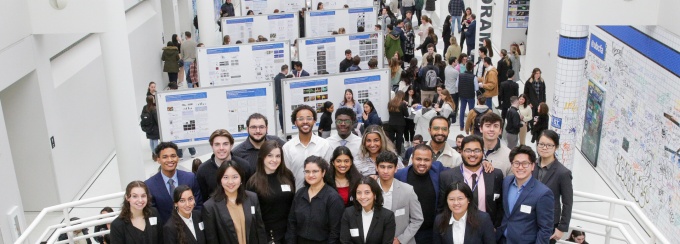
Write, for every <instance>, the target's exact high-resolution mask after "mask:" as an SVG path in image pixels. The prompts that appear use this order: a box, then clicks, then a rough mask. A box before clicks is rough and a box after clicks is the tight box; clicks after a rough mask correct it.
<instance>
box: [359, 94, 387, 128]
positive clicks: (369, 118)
mask: <svg viewBox="0 0 680 244" xmlns="http://www.w3.org/2000/svg"><path fill="white" fill-rule="evenodd" d="M361 118H362V119H363V121H364V130H366V128H368V127H369V126H371V125H382V119H380V116H378V111H376V110H375V106H373V102H371V101H366V102H365V103H364V112H363V114H362V116H361Z"/></svg>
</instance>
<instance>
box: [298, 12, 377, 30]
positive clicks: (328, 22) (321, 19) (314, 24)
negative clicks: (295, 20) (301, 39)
mask: <svg viewBox="0 0 680 244" xmlns="http://www.w3.org/2000/svg"><path fill="white" fill-rule="evenodd" d="M376 11H377V10H376V9H375V7H362V8H348V9H334V10H317V11H308V12H306V13H305V18H306V20H305V36H306V37H319V36H330V35H332V33H333V31H338V29H340V28H345V31H346V34H353V33H357V32H358V27H359V26H362V27H364V31H372V30H373V27H374V26H375V25H376V24H377V23H378V17H377V14H376Z"/></svg>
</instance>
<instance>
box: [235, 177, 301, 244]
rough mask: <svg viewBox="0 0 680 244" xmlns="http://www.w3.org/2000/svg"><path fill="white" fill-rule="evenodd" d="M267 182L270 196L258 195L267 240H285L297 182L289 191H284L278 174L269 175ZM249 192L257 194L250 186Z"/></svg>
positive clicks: (288, 188) (290, 186) (289, 187)
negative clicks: (272, 238)
mask: <svg viewBox="0 0 680 244" xmlns="http://www.w3.org/2000/svg"><path fill="white" fill-rule="evenodd" d="M267 181H268V183H269V190H270V194H269V196H266V197H265V196H264V195H262V194H260V193H258V194H257V198H258V200H260V209H261V211H262V221H263V222H264V229H265V232H266V234H267V238H271V236H273V237H274V240H283V238H284V237H285V235H286V225H287V224H288V214H289V213H290V207H291V206H292V205H293V198H294V197H295V193H294V192H293V190H294V189H293V187H295V185H294V184H295V181H293V185H288V187H287V191H283V188H284V186H283V185H284V184H282V183H281V182H280V181H279V179H278V178H277V177H276V174H268V175H267ZM247 190H249V191H252V192H255V193H257V192H256V191H255V188H253V187H250V184H249V185H248V188H247ZM276 243H279V242H276Z"/></svg>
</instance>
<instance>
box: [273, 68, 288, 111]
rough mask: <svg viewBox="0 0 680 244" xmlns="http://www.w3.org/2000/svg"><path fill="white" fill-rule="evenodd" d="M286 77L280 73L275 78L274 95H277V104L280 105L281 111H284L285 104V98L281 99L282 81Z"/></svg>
mask: <svg viewBox="0 0 680 244" xmlns="http://www.w3.org/2000/svg"><path fill="white" fill-rule="evenodd" d="M285 77H286V75H284V74H283V73H278V74H276V76H274V93H276V104H277V105H279V109H283V108H282V107H281V104H283V98H282V97H281V79H283V78H285ZM281 111H283V110H281Z"/></svg>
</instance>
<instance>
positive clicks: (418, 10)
mask: <svg viewBox="0 0 680 244" xmlns="http://www.w3.org/2000/svg"><path fill="white" fill-rule="evenodd" d="M414 8H416V7H414ZM415 14H416V17H417V18H418V26H420V25H422V24H423V21H422V20H421V19H420V16H423V9H417V8H416V12H415Z"/></svg>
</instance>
